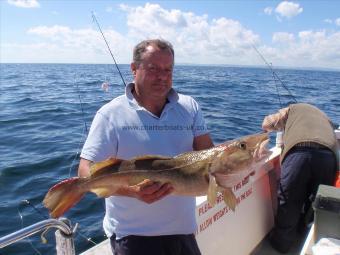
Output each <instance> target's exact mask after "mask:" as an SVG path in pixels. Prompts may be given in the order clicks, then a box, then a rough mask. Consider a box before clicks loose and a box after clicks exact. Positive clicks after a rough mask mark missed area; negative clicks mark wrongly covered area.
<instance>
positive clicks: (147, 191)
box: [119, 180, 174, 204]
mask: <svg viewBox="0 0 340 255" xmlns="http://www.w3.org/2000/svg"><path fill="white" fill-rule="evenodd" d="M173 190H174V189H173V187H171V185H170V184H168V183H165V184H162V185H161V184H160V183H158V182H153V181H150V180H144V181H143V182H141V183H138V184H136V185H134V186H129V187H126V188H122V189H121V190H120V191H119V193H120V194H121V195H127V196H129V197H134V198H137V199H138V200H141V201H143V202H145V203H148V204H151V203H153V202H156V201H158V200H160V199H162V198H163V197H165V196H167V195H169V194H170V193H171V192H172V191H173Z"/></svg>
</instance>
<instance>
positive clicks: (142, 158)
mask: <svg viewBox="0 0 340 255" xmlns="http://www.w3.org/2000/svg"><path fill="white" fill-rule="evenodd" d="M151 159H172V158H171V157H166V156H161V155H143V156H137V157H134V158H133V160H151Z"/></svg>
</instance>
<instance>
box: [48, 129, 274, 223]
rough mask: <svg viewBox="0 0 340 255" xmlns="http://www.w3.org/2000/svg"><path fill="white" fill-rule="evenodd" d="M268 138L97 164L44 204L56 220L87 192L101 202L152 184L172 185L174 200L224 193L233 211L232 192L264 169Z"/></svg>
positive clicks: (254, 137) (60, 187)
mask: <svg viewBox="0 0 340 255" xmlns="http://www.w3.org/2000/svg"><path fill="white" fill-rule="evenodd" d="M268 141H269V139H268V135H267V134H266V133H261V134H253V135H249V136H245V137H241V138H239V139H235V140H232V141H228V142H225V143H223V144H221V145H218V146H215V147H213V148H210V149H206V150H201V151H192V152H186V153H183V154H180V155H178V156H175V157H163V156H157V155H146V156H142V157H135V158H132V159H130V160H121V159H115V158H110V159H108V160H106V161H102V162H99V163H96V164H94V165H93V166H92V167H91V175H90V176H89V177H73V178H69V179H66V180H64V181H62V182H60V183H58V184H56V185H55V186H53V187H52V188H51V189H50V190H49V191H48V193H47V194H46V196H45V198H44V201H43V203H44V205H45V207H47V208H48V209H49V211H50V215H51V217H53V218H56V217H59V216H61V215H62V214H64V213H65V212H66V211H67V210H68V209H70V208H71V207H72V206H74V205H75V204H76V203H77V202H78V201H79V200H80V199H81V198H82V197H83V195H84V194H85V193H86V192H93V193H95V194H97V196H99V197H109V196H114V195H118V193H117V191H118V190H119V189H121V188H122V187H124V186H125V187H126V186H134V185H139V184H141V183H143V181H145V180H151V181H153V182H158V183H160V184H165V183H169V184H170V185H171V186H172V187H173V193H172V194H174V195H184V196H200V195H208V201H209V203H210V204H212V205H213V204H214V203H215V201H216V194H217V192H222V193H223V195H224V201H225V202H226V204H227V205H228V206H229V207H230V208H231V209H232V210H234V209H235V206H236V197H235V195H234V194H233V192H232V189H231V188H232V187H233V185H234V184H236V183H237V182H239V181H241V180H242V179H243V178H244V177H246V176H247V175H249V173H250V172H253V171H254V170H256V168H258V166H259V165H261V163H262V162H263V161H264V160H265V159H266V158H267V157H268V151H267V150H266V148H265V147H266V144H267V143H268Z"/></svg>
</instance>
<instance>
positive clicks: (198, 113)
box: [193, 99, 209, 137]
mask: <svg viewBox="0 0 340 255" xmlns="http://www.w3.org/2000/svg"><path fill="white" fill-rule="evenodd" d="M193 104H194V109H195V115H194V123H193V134H194V137H197V136H200V135H205V134H207V133H209V130H208V127H207V125H206V124H205V120H204V117H203V113H202V110H201V108H200V106H199V105H198V103H197V102H196V101H195V100H194V99H193Z"/></svg>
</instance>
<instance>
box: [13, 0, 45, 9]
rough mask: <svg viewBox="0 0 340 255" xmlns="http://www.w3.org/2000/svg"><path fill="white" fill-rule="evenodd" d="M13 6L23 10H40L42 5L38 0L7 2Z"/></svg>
mask: <svg viewBox="0 0 340 255" xmlns="http://www.w3.org/2000/svg"><path fill="white" fill-rule="evenodd" d="M7 2H8V3H9V4H11V5H14V6H16V7H21V8H38V7H40V4H39V3H38V1H37V0H7Z"/></svg>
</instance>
